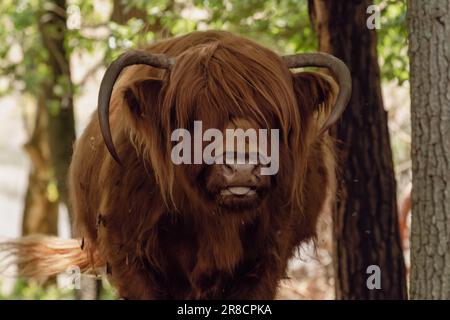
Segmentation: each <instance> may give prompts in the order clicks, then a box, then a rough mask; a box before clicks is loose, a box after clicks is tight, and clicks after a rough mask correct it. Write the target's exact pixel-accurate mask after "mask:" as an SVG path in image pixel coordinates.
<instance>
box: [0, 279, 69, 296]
mask: <svg viewBox="0 0 450 320" xmlns="http://www.w3.org/2000/svg"><path fill="white" fill-rule="evenodd" d="M74 298H75V295H74V292H73V290H69V289H60V288H58V287H57V286H56V284H51V285H48V286H41V285H40V284H39V283H37V282H33V281H26V280H23V279H19V280H17V281H16V283H15V286H14V288H13V291H12V292H11V294H10V295H7V296H5V295H2V294H0V300H71V299H74Z"/></svg>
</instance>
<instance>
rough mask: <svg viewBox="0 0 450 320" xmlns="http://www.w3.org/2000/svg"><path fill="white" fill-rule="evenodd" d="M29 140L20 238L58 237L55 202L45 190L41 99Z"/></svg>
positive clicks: (48, 181)
mask: <svg viewBox="0 0 450 320" xmlns="http://www.w3.org/2000/svg"><path fill="white" fill-rule="evenodd" d="M32 130H33V131H32V134H31V137H30V138H29V140H28V142H27V143H26V144H25V145H24V149H25V151H26V152H27V153H28V156H29V158H30V162H31V168H30V172H29V174H28V187H27V191H26V194H25V205H24V209H23V215H22V235H24V236H26V235H30V234H36V233H43V234H52V235H56V234H57V233H58V201H57V199H54V198H52V195H51V194H50V193H51V192H49V190H51V188H50V185H51V183H52V174H51V168H50V166H49V162H50V151H49V146H48V138H47V115H46V108H45V104H44V99H43V97H41V98H39V99H38V102H37V108H36V113H35V115H34V125H33V129H32Z"/></svg>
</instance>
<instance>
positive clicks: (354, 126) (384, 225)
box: [309, 0, 407, 299]
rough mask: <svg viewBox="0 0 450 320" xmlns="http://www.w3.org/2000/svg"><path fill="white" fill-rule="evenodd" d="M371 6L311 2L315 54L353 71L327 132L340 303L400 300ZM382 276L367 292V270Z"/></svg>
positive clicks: (354, 1) (359, 1)
mask: <svg viewBox="0 0 450 320" xmlns="http://www.w3.org/2000/svg"><path fill="white" fill-rule="evenodd" d="M371 4H372V1H369V0H347V1H332V0H309V9H310V15H311V18H312V21H313V24H314V27H315V30H316V31H317V34H318V39H319V50H320V51H324V52H328V53H331V54H333V55H335V56H337V57H338V58H340V59H342V60H343V61H344V62H345V63H346V64H347V66H348V67H349V68H350V70H351V73H352V78H353V94H352V98H351V101H350V104H349V105H348V107H347V110H346V111H345V113H344V115H343V117H342V118H341V120H340V121H339V123H338V124H337V125H336V126H335V128H333V130H332V132H333V134H334V136H335V137H336V138H337V140H338V141H339V145H338V156H339V159H340V163H341V172H340V182H339V191H338V199H337V208H336V211H335V214H334V227H333V229H334V230H333V233H334V244H335V248H334V258H335V259H334V263H335V279H336V280H335V284H336V297H337V298H338V299H405V298H406V297H407V294H406V279H405V265H404V258H403V253H402V249H401V243H400V237H399V227H398V220H397V217H398V216H397V202H396V182H395V176H394V168H393V160H392V152H391V146H390V141H389V132H388V127H387V113H386V111H385V110H384V106H383V100H382V96H381V86H380V69H379V66H378V61H377V51H376V32H375V30H369V29H368V28H367V26H366V21H367V18H368V16H367V14H366V10H367V7H368V6H369V5H371ZM370 265H376V266H378V267H379V268H380V270H381V289H369V288H368V285H367V280H368V278H369V276H370V275H371V274H367V268H368V267H369V266H370Z"/></svg>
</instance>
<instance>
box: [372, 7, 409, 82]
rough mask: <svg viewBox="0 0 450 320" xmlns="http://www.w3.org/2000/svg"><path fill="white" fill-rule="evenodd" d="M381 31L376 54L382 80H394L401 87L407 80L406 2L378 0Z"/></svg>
mask: <svg viewBox="0 0 450 320" xmlns="http://www.w3.org/2000/svg"><path fill="white" fill-rule="evenodd" d="M376 3H377V4H379V5H380V7H381V8H382V9H383V10H382V12H381V29H380V30H378V54H379V57H380V67H381V73H382V77H383V80H388V81H390V80H396V81H398V83H399V84H400V85H401V84H403V82H404V81H406V80H408V79H409V59H408V44H407V39H408V35H407V28H406V0H387V1H386V0H378V1H376Z"/></svg>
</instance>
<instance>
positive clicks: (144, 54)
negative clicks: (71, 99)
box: [98, 50, 175, 164]
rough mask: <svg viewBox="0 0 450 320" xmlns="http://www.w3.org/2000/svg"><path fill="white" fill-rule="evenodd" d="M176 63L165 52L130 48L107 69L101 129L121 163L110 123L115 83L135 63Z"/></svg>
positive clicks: (101, 95) (167, 65) (100, 107)
mask: <svg viewBox="0 0 450 320" xmlns="http://www.w3.org/2000/svg"><path fill="white" fill-rule="evenodd" d="M174 63H175V60H174V59H172V58H169V57H167V56H166V55H163V54H152V53H150V52H148V51H144V50H130V51H127V52H125V53H123V54H122V55H121V56H120V57H119V58H117V59H116V60H114V61H113V62H112V63H111V65H110V66H109V67H108V69H106V72H105V75H104V76H103V79H102V82H101V84H100V91H99V93H98V119H99V121H100V130H101V133H102V136H103V140H104V141H105V144H106V147H107V148H108V151H109V153H110V154H111V156H112V157H113V158H114V160H116V161H117V162H118V163H119V164H121V162H120V158H119V156H118V155H117V152H116V148H115V147H114V143H113V140H112V136H111V128H110V125H109V102H110V100H111V94H112V91H113V87H114V83H115V82H116V80H117V78H118V77H119V74H120V72H121V71H122V70H123V69H124V68H125V67H128V66H131V65H135V64H146V65H149V66H151V67H155V68H163V69H170V68H171V67H172V65H173V64H174Z"/></svg>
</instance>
